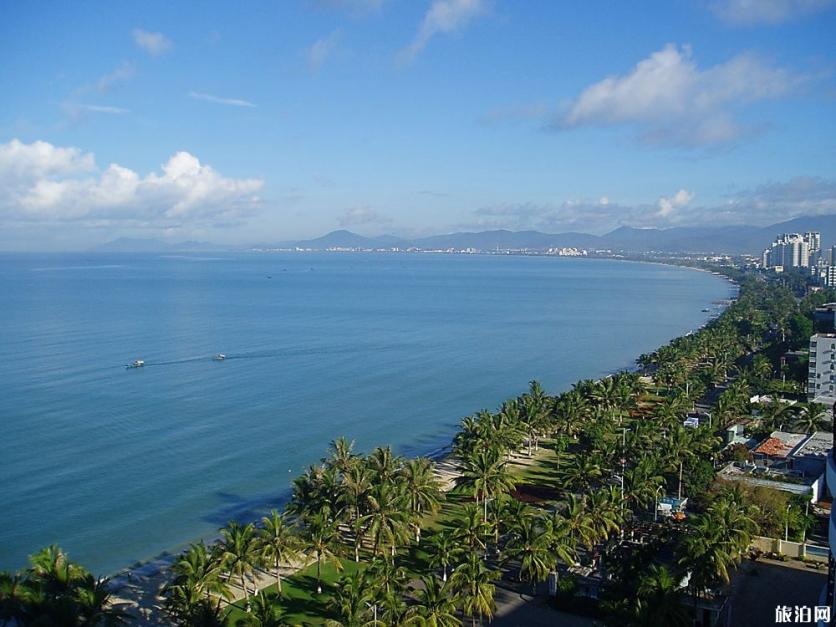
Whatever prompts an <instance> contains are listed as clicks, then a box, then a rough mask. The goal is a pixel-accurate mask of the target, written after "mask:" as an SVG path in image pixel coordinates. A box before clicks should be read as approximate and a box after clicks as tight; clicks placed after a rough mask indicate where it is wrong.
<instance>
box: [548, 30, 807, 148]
mask: <svg viewBox="0 0 836 627" xmlns="http://www.w3.org/2000/svg"><path fill="white" fill-rule="evenodd" d="M803 80H804V77H799V76H793V75H792V74H791V73H790V72H788V71H787V70H785V69H782V68H778V67H774V66H772V65H770V64H769V63H767V62H765V61H763V60H761V59H759V58H758V57H756V56H755V55H753V54H749V53H744V54H740V55H738V56H736V57H733V58H732V59H730V60H728V61H726V62H725V63H721V64H719V65H715V66H713V67H709V68H706V69H700V68H699V67H698V66H697V64H696V62H695V61H694V60H693V58H692V54H691V49H690V47H688V46H683V47H681V48H680V47H677V46H674V45H672V44H669V45H667V46H665V47H664V48H663V49H662V50H659V51H658V52H654V53H653V54H651V55H650V56H649V57H648V58H647V59H644V60H642V61H640V62H639V63H638V64H637V65H636V66H635V67H634V68H633V70H632V71H631V72H630V73H628V74H626V75H623V76H610V77H608V78H605V79H604V80H602V81H600V82H598V83H595V84H594V85H590V86H589V87H587V88H586V89H584V90H583V92H581V94H580V95H579V96H578V97H577V98H576V99H575V100H574V101H572V102H571V103H570V105H569V107H568V109H567V110H566V111H565V113H564V114H563V115H562V116H560V119H559V120H558V123H557V126H558V127H562V128H575V127H581V126H614V125H622V124H623V125H631V126H633V127H635V128H636V129H638V131H639V134H640V137H641V138H642V139H643V140H644V141H646V142H649V143H652V144H661V145H676V146H689V147H695V146H710V145H718V144H724V143H728V142H731V141H733V140H734V139H736V138H738V137H740V136H741V135H743V134H744V133H746V132H747V131H748V130H750V129H748V128H746V127H744V126H742V125H741V124H740V123H738V122H737V120H736V119H735V116H734V115H733V114H734V110H735V108H737V107H739V106H741V105H744V104H747V103H751V102H755V101H758V100H765V99H771V98H778V97H780V96H783V95H786V94H788V93H790V92H791V91H792V89H793V88H794V87H796V86H797V85H798V84H799V83H800V82H802V81H803Z"/></svg>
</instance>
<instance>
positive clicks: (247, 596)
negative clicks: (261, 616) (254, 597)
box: [238, 568, 250, 611]
mask: <svg viewBox="0 0 836 627" xmlns="http://www.w3.org/2000/svg"><path fill="white" fill-rule="evenodd" d="M238 574H239V575H241V587H242V588H243V589H244V602H245V604H246V606H247V611H249V610H250V591H249V590H248V589H247V582H246V580H245V579H244V569H243V568H241V569H239V570H238Z"/></svg>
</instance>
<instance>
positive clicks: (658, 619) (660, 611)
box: [636, 564, 692, 627]
mask: <svg viewBox="0 0 836 627" xmlns="http://www.w3.org/2000/svg"><path fill="white" fill-rule="evenodd" d="M637 592H638V595H637V603H636V606H637V607H636V610H637V611H636V618H637V619H638V621H639V624H640V625H643V626H644V625H646V626H647V627H655V626H656V625H665V626H666V627H689V626H690V625H691V624H692V620H691V616H690V613H689V612H688V611H687V610H686V609H685V608H684V607H683V606H682V604H681V603H680V598H679V593H678V591H677V582H676V580H675V579H674V578H673V576H672V575H671V572H670V570H668V568H667V567H666V566H659V565H656V564H651V565H650V567H649V568H648V570H647V573H646V574H644V575H643V576H642V578H641V579H640V580H639V587H638V591H637Z"/></svg>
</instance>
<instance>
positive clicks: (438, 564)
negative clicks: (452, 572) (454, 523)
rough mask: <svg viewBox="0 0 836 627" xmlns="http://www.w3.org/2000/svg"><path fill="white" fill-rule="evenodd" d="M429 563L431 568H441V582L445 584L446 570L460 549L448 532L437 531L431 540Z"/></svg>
mask: <svg viewBox="0 0 836 627" xmlns="http://www.w3.org/2000/svg"><path fill="white" fill-rule="evenodd" d="M430 547H431V548H430V558H429V563H430V566H431V567H432V568H441V572H442V574H441V580H442V581H443V582H445V583H446V582H447V568H448V567H449V566H450V563H451V562H452V561H453V559H454V558H455V556H456V555H457V554H458V553H459V552H460V551H461V548H460V547H459V546H458V544H457V543H456V542H455V538H454V536H453V534H452V533H450V532H449V531H439V532H438V533H437V534H435V536H433V538H432V543H431V545H430Z"/></svg>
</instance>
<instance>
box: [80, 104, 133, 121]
mask: <svg viewBox="0 0 836 627" xmlns="http://www.w3.org/2000/svg"><path fill="white" fill-rule="evenodd" d="M64 110H65V111H66V112H67V113H68V114H69V115H70V117H78V116H80V115H82V114H84V113H107V114H110V115H125V114H126V113H130V112H131V110H130V109H125V108H123V107H111V106H108V105H96V104H83V103H70V102H67V103H64Z"/></svg>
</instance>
